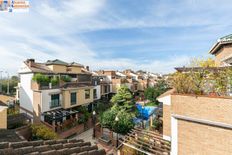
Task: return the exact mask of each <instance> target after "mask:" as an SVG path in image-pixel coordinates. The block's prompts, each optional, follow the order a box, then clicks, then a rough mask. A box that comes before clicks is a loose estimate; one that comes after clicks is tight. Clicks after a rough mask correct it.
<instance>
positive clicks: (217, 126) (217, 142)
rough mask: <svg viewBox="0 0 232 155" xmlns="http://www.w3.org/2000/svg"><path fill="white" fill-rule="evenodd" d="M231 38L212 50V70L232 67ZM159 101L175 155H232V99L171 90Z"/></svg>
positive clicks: (183, 69)
mask: <svg viewBox="0 0 232 155" xmlns="http://www.w3.org/2000/svg"><path fill="white" fill-rule="evenodd" d="M231 39H232V38H231V35H229V36H226V37H223V38H221V39H219V40H218V42H217V43H216V44H215V45H214V46H213V47H212V48H211V50H210V51H209V53H210V54H213V55H215V63H216V65H217V66H216V67H213V68H212V67H211V68H208V69H209V71H215V70H218V69H223V67H228V66H231V61H230V60H231V58H232V55H231V54H232V40H231ZM198 69H199V67H198V68H189V69H188V68H178V71H179V72H187V71H188V70H198ZM228 78H229V77H228ZM228 88H229V87H228ZM228 91H230V90H229V89H228ZM158 100H159V101H160V102H162V103H163V138H164V139H166V140H170V141H171V154H172V155H177V154H178V155H186V154H224V155H226V154H231V152H232V143H231V138H232V121H231V116H232V114H231V113H232V98H231V96H229V95H227V96H210V95H192V94H177V93H176V91H175V90H174V89H172V90H169V91H167V92H166V93H164V94H162V95H161V96H159V97H158Z"/></svg>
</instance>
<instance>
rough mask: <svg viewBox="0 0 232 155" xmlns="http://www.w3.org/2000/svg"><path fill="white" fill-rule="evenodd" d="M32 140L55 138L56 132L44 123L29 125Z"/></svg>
mask: <svg viewBox="0 0 232 155" xmlns="http://www.w3.org/2000/svg"><path fill="white" fill-rule="evenodd" d="M31 129H32V139H33V140H53V139H57V138H58V136H57V134H56V133H55V132H54V131H53V130H52V129H49V128H48V127H46V126H45V125H31Z"/></svg>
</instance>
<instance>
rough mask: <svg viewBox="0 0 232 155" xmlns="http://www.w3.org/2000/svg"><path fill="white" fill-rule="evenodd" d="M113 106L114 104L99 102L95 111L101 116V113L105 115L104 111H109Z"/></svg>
mask: <svg viewBox="0 0 232 155" xmlns="http://www.w3.org/2000/svg"><path fill="white" fill-rule="evenodd" d="M111 106H112V104H110V103H103V102H100V101H98V102H97V103H96V107H94V110H95V111H96V112H97V113H98V114H101V113H103V112H104V111H106V110H107V109H109V108H110V107H111Z"/></svg>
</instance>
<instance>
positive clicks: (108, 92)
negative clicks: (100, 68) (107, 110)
mask: <svg viewBox="0 0 232 155" xmlns="http://www.w3.org/2000/svg"><path fill="white" fill-rule="evenodd" d="M92 75H93V84H94V85H95V87H97V90H98V91H94V92H97V93H98V94H97V96H96V98H95V100H99V99H101V100H109V99H110V98H111V97H112V83H111V81H110V79H109V77H108V76H107V75H104V74H101V72H99V73H97V72H92ZM94 94H95V93H94Z"/></svg>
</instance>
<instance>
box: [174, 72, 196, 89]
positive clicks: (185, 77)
mask: <svg viewBox="0 0 232 155" xmlns="http://www.w3.org/2000/svg"><path fill="white" fill-rule="evenodd" d="M191 83H192V79H191V76H190V74H187V73H180V72H176V73H174V74H173V75H172V86H173V87H174V88H175V89H176V92H177V93H182V94H188V93H190V92H191V88H192V86H191Z"/></svg>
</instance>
